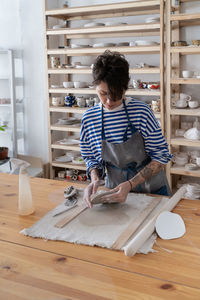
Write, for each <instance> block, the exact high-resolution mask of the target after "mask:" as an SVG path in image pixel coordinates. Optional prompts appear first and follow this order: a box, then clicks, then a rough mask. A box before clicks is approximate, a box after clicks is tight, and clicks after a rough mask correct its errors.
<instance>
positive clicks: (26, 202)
mask: <svg viewBox="0 0 200 300" xmlns="http://www.w3.org/2000/svg"><path fill="white" fill-rule="evenodd" d="M10 162H11V165H12V172H11V173H15V171H16V170H17V169H19V198H18V212H19V215H21V216H28V215H30V214H32V213H33V212H34V211H35V210H34V206H33V199H32V193H31V186H30V181H29V176H28V173H27V169H26V168H27V167H29V166H30V164H29V163H28V162H26V161H24V160H21V159H17V158H11V159H10ZM17 174H18V173H17Z"/></svg>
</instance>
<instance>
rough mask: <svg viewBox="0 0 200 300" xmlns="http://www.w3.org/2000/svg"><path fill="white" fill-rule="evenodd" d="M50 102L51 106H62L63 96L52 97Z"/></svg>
mask: <svg viewBox="0 0 200 300" xmlns="http://www.w3.org/2000/svg"><path fill="white" fill-rule="evenodd" d="M51 103H52V105H53V106H63V105H64V98H63V97H52V99H51Z"/></svg>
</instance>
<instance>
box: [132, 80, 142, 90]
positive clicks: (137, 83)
mask: <svg viewBox="0 0 200 300" xmlns="http://www.w3.org/2000/svg"><path fill="white" fill-rule="evenodd" d="M140 85H141V80H140V79H133V88H134V89H139V88H140Z"/></svg>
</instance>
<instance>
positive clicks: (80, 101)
mask: <svg viewBox="0 0 200 300" xmlns="http://www.w3.org/2000/svg"><path fill="white" fill-rule="evenodd" d="M76 103H77V105H78V106H79V107H85V106H86V99H85V98H83V97H77V98H76Z"/></svg>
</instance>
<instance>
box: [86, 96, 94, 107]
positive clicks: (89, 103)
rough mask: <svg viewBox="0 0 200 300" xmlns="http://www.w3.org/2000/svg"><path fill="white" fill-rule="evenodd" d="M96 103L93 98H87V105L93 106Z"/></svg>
mask: <svg viewBox="0 0 200 300" xmlns="http://www.w3.org/2000/svg"><path fill="white" fill-rule="evenodd" d="M93 105H94V100H93V99H92V98H90V99H86V106H87V107H92V106H93Z"/></svg>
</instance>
